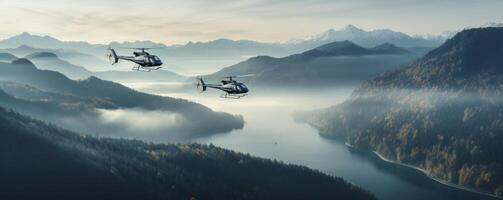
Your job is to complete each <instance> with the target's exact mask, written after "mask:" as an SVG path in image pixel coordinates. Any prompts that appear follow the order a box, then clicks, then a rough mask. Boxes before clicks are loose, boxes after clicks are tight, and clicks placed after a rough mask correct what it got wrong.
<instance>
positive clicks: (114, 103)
mask: <svg viewBox="0 0 503 200" xmlns="http://www.w3.org/2000/svg"><path fill="white" fill-rule="evenodd" d="M43 55H45V56H53V55H51V54H43ZM39 56H40V54H39ZM0 82H1V83H2V84H0V86H1V88H2V90H4V91H7V92H4V94H3V95H1V98H0V105H3V106H4V107H7V108H10V109H15V110H17V111H19V112H21V113H22V114H26V115H30V116H33V117H36V118H39V119H44V120H47V121H48V122H51V123H54V124H57V125H60V126H62V127H64V128H67V129H71V130H78V131H81V132H84V130H85V133H88V134H93V133H102V134H111V135H110V136H115V137H135V138H137V137H142V138H143V139H147V140H164V141H169V140H170V139H173V140H174V139H184V138H185V139H190V138H194V137H204V136H207V135H211V134H216V133H222V132H227V131H231V130H233V129H240V128H242V127H243V125H244V121H243V118H242V116H235V115H230V114H227V113H222V112H215V111H212V110H211V109H209V108H207V107H204V106H202V105H200V104H197V103H193V102H189V101H186V100H183V99H175V98H170V97H161V96H155V95H150V94H145V93H141V92H138V91H135V90H132V89H130V88H127V87H125V86H123V85H121V84H118V83H114V82H111V81H104V80H101V79H99V78H96V77H94V76H92V77H89V78H87V79H84V80H77V81H75V80H71V79H69V78H67V77H66V76H64V75H63V74H61V73H59V72H54V71H49V70H40V69H37V68H36V66H35V65H33V63H32V62H31V61H29V60H28V59H25V58H22V59H18V60H14V61H12V63H0ZM110 115H112V116H113V118H112V119H115V120H112V121H110V120H107V119H108V118H107V117H109V116H110ZM144 118H147V119H145V120H146V121H143V122H142V121H141V120H140V119H144ZM135 119H138V120H140V121H139V122H138V123H147V122H148V123H149V124H150V125H149V126H147V127H148V129H147V130H143V131H142V130H137V128H138V127H136V126H134V123H131V122H136V121H135ZM154 122H155V123H154ZM158 122H159V123H158ZM161 122H162V123H161ZM136 132H142V134H141V135H137V134H136ZM114 134H115V135H114Z"/></svg>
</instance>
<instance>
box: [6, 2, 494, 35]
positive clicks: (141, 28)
mask: <svg viewBox="0 0 503 200" xmlns="http://www.w3.org/2000/svg"><path fill="white" fill-rule="evenodd" d="M501 7H503V1H500V0H481V1H471V0H458V1H446V0H437V1H434V0H421V1H420V0H381V1H374V0H352V1H350V0H311V1H308V0H242V1H236V0H213V1H207V0H191V1H187V0H185V1H184V0H142V1H140V0H121V1H119V0H110V1H98V0H88V1H77V0H45V1H39V0H17V1H11V0H0V26H1V27H2V31H1V33H0V36H4V37H5V36H8V35H14V34H18V33H20V32H24V31H27V32H31V33H35V34H43V35H45V34H47V35H52V36H55V37H58V38H62V39H64V40H86V41H91V42H100V43H103V42H109V41H112V40H117V41H124V40H153V41H158V42H164V43H168V44H173V43H185V42H188V41H206V40H213V39H218V38H231V39H253V40H260V41H269V42H274V41H285V40H288V39H289V38H293V37H305V36H308V35H312V34H315V33H318V32H321V31H324V30H326V29H328V28H332V27H335V28H340V27H342V26H344V25H346V24H355V25H357V26H360V27H362V28H365V29H378V28H392V29H396V30H400V31H403V32H406V33H409V34H416V33H419V34H425V33H439V32H441V31H444V30H452V29H460V28H463V27H466V26H475V25H478V24H483V23H486V22H501V21H503V14H501V11H500V9H499V8H501Z"/></svg>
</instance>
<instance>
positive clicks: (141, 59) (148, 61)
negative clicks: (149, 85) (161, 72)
mask: <svg viewBox="0 0 503 200" xmlns="http://www.w3.org/2000/svg"><path fill="white" fill-rule="evenodd" d="M133 54H134V57H127V56H119V59H123V60H129V61H131V62H134V63H136V64H138V65H140V66H142V67H158V66H161V65H162V61H161V59H160V58H159V57H157V56H156V55H150V54H149V53H147V52H133Z"/></svg>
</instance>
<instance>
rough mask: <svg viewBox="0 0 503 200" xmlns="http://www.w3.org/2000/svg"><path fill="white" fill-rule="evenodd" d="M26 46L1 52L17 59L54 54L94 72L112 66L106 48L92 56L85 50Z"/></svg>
mask: <svg viewBox="0 0 503 200" xmlns="http://www.w3.org/2000/svg"><path fill="white" fill-rule="evenodd" d="M26 44H30V45H31V43H29V42H26ZM26 44H23V45H20V46H16V47H15V48H7V49H0V52H5V53H11V54H13V55H15V56H17V57H25V56H28V55H30V54H35V53H41V52H47V53H53V54H56V55H58V57H59V58H61V59H63V60H67V61H69V62H71V63H74V64H75V65H79V66H84V67H86V69H88V70H92V71H103V69H104V67H105V66H109V65H110V63H109V62H108V61H107V60H105V54H106V48H104V49H103V50H102V51H100V52H99V54H96V55H92V54H89V53H86V51H84V49H71V48H70V49H62V48H55V46H45V47H42V48H35V47H32V46H29V45H26Z"/></svg>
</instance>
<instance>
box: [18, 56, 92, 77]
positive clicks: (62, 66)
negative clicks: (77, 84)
mask: <svg viewBox="0 0 503 200" xmlns="http://www.w3.org/2000/svg"><path fill="white" fill-rule="evenodd" d="M25 58H26V59H28V60H30V61H31V62H33V63H34V64H35V65H36V66H37V67H38V68H39V69H45V70H51V71H57V72H60V73H62V74H64V75H66V76H67V77H68V78H71V79H84V78H88V77H90V76H91V75H92V74H93V73H92V72H90V71H88V70H87V69H86V68H84V67H81V66H77V65H73V64H71V63H69V62H67V61H64V60H61V59H59V58H58V56H57V55H56V54H54V53H50V52H36V53H32V54H29V55H27V56H25Z"/></svg>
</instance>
